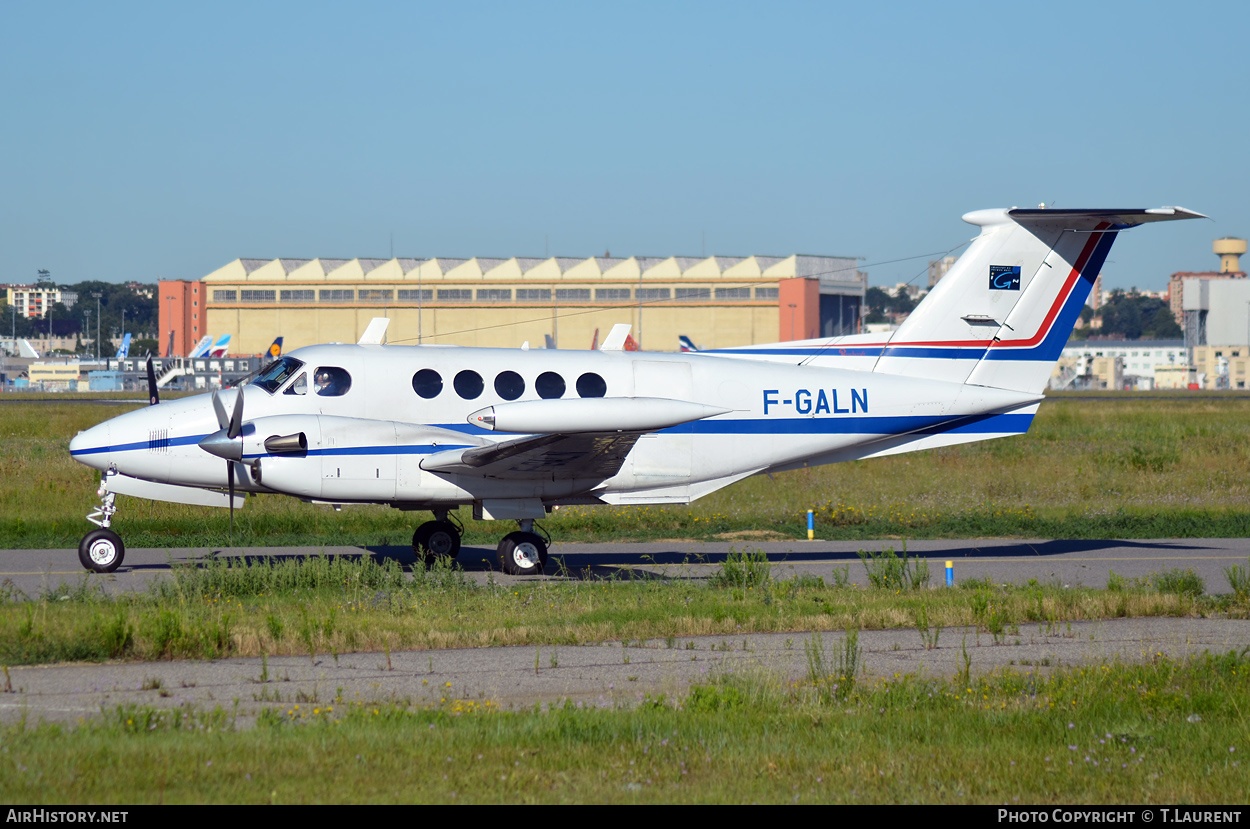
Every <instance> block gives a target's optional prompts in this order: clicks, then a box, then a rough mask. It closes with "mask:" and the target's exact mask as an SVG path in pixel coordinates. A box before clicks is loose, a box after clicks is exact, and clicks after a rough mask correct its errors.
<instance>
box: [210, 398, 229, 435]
mask: <svg viewBox="0 0 1250 829" xmlns="http://www.w3.org/2000/svg"><path fill="white" fill-rule="evenodd" d="M220 394H221V393H220V392H213V411H214V412H216V413H217V428H219V429H225V428H226V427H227V426H229V425H230V418H229V416H227V415H226V405H225V404H224V403H222V402H221V397H220Z"/></svg>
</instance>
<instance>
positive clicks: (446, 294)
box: [438, 288, 473, 302]
mask: <svg viewBox="0 0 1250 829" xmlns="http://www.w3.org/2000/svg"><path fill="white" fill-rule="evenodd" d="M438 301H439V302H472V301H473V292H472V291H470V290H468V289H467V288H442V289H440V290H439V292H438Z"/></svg>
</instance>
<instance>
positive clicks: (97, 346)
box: [91, 291, 100, 360]
mask: <svg viewBox="0 0 1250 829" xmlns="http://www.w3.org/2000/svg"><path fill="white" fill-rule="evenodd" d="M91 295H92V296H93V297H95V358H96V359H97V360H99V359H100V293H99V292H98V291H95V292H92V294H91Z"/></svg>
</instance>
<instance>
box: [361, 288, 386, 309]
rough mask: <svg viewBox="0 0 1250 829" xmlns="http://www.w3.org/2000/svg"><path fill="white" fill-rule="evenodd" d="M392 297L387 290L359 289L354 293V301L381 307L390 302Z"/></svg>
mask: <svg viewBox="0 0 1250 829" xmlns="http://www.w3.org/2000/svg"><path fill="white" fill-rule="evenodd" d="M392 296H393V294H392V292H391V290H390V289H389V288H361V289H360V290H359V291H357V292H356V299H357V300H359V301H360V302H368V303H371V304H373V305H382V304H383V303H387V302H390V301H391V297H392Z"/></svg>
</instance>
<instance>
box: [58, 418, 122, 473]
mask: <svg viewBox="0 0 1250 829" xmlns="http://www.w3.org/2000/svg"><path fill="white" fill-rule="evenodd" d="M112 431H113V430H112V428H111V427H110V425H109V424H108V423H107V422H105V423H101V424H99V425H98V426H92V427H91V428H90V429H86V430H84V431H81V432H79V433H78V434H76V435H74V437H73V438H71V439H70V442H69V454H70V457H72V458H73V459H74V460H76V461H78V462H79V463H81V464H84V465H86V466H90V467H91V468H92V469H107V468H108V465H109V455H110V454H111V450H112V437H113V435H112Z"/></svg>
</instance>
